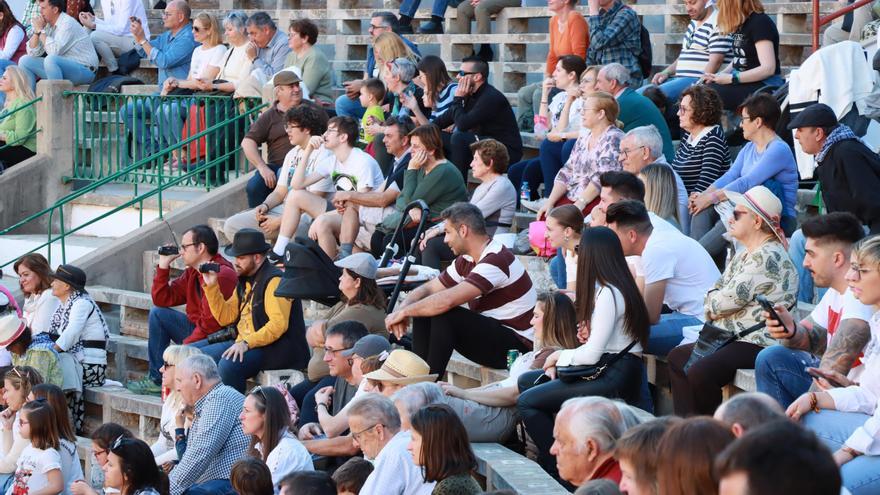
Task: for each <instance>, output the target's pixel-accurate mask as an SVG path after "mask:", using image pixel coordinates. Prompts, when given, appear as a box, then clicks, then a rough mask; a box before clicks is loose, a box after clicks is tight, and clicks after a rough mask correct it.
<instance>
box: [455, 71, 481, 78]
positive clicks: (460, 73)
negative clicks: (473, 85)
mask: <svg viewBox="0 0 880 495" xmlns="http://www.w3.org/2000/svg"><path fill="white" fill-rule="evenodd" d="M475 74H479V72H467V71H464V70H460V71H458V76H459V77H464V76H473V75H475Z"/></svg>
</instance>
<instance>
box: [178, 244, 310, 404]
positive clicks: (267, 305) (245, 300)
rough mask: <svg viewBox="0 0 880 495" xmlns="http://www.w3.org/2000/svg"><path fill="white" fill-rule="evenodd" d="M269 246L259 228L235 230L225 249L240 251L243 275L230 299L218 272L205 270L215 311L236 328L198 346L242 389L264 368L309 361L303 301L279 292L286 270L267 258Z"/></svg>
mask: <svg viewBox="0 0 880 495" xmlns="http://www.w3.org/2000/svg"><path fill="white" fill-rule="evenodd" d="M270 247H271V246H270V245H269V244H268V243H267V242H266V238H265V237H264V236H263V233H262V232H260V231H259V230H254V229H242V230H240V231H238V233H236V234H235V238H234V239H233V241H232V245H231V246H229V247H227V248H226V254H227V255H230V256H235V271H236V272H238V277H239V278H238V286H237V287H236V290H235V292H234V293H233V294H232V297H230V298H229V299H226V298H224V297H223V294H222V293H221V292H220V289H219V286H218V284H217V273H216V272H213V271H208V272H206V273H203V274H202V277H203V280H204V285H203V289H204V291H205V296H206V297H207V299H208V306H209V307H210V308H211V314H213V315H214V318H215V319H216V320H217V322H218V323H220V325H229V327H230V330H231V332H229V333H227V335H228V336H229V339H228V340H225V341H222V342H216V341H215V340H216V339H207V340H202V341H199V342H196V343H194V344H193V345H194V346H196V347H200V348H201V349H202V352H204V353H205V354H208V355H209V356H211V357H212V358H214V360H215V361H217V363H218V365H219V368H220V377H221V378H222V379H223V383H225V384H226V385H229V386H231V387H233V388H235V389H237V390H238V391H240V392H243V391H244V387H245V382H246V381H247V379H248V378H251V377H253V376H256V375H257V373H259V372H260V371H261V370H265V369H283V368H293V369H300V368H303V367H305V365H306V363H307V362H308V360H309V348H308V344H307V343H306V339H305V323H304V322H303V316H302V305H301V303H300V301H299V300H293V301H291V300H288V299H283V298H279V297H276V296H275V290H276V289H277V288H278V284H279V282H280V281H281V270H279V269H278V268H276V267H275V266H273V265H272V264H271V263H268V262H267V261H266V252H267V251H268V250H269V248H270ZM232 331H234V335H235V336H234V337H233V333H232ZM221 332H222V331H221Z"/></svg>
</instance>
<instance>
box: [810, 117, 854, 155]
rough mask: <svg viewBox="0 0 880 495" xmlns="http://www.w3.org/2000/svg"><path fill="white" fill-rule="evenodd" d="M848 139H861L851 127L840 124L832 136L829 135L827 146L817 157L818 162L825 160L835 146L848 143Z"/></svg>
mask: <svg viewBox="0 0 880 495" xmlns="http://www.w3.org/2000/svg"><path fill="white" fill-rule="evenodd" d="M848 139H856V140H858V139H859V137H858V136H856V134H855V133H854V132H853V131H852V129H850V128H849V126H847V125H845V124H840V125H838V126H837V127H835V128H834V130H833V131H831V134H829V135H828V138H827V139H825V144H823V145H822V149H821V150H820V151H819V154H817V155H816V161H817V162H821V161H822V160H824V159H825V155H827V154H828V150H830V149H831V147H832V146H834V145H835V144H837V143H839V142H841V141H846V140H848Z"/></svg>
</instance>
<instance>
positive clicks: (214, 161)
mask: <svg viewBox="0 0 880 495" xmlns="http://www.w3.org/2000/svg"><path fill="white" fill-rule="evenodd" d="M68 93H71V94H73V93H74V92H65V95H68ZM203 98H204V97H203ZM207 98H212V97H207ZM227 99H228V98H227ZM265 107H266V104H264V103H260V104H253V105H251V108H248V109H246V110H245V111H244V112H241V113H238V114H237V115H235V116H233V117H232V118H230V119H227V120H224V121H222V122H219V123H216V124H213V125H211V126H209V127H207V128H205V129H204V130H202V131H199V132H196V133H195V134H192V135H191V136H188V137H186V138H185V139H182V140H181V141H180V142H178V143H176V144H175V145H172V146H169V147H166V148H165V149H163V150H161V151H159V152H158V153H155V154H152V155H149V156H146V157H144V158H141V159H140V160H137V161H135V162H134V163H132V164H130V165H127V166H125V167H123V168H121V169H119V170H117V171H116V172H113V173H111V174H109V175H107V176H106V177H103V178H101V179H99V180H96V181H94V182H92V183H91V184H89V185H87V186H86V187H84V188H82V189H79V190H77V191H74V192H72V193H70V194H68V195H66V196H64V197H62V198H61V199H59V200H58V201H57V202H56V203H55V204H54V205H52V206H49V207H47V208H45V209H43V210H41V211H39V212H37V213H34V214H32V215H30V216H28V217H27V218H25V219H23V220H21V221H19V222H18V223H16V224H14V225H12V226H10V227H7V228H5V229H3V230H0V236H2V235H5V234H8V233H10V232H12V231H14V230H16V229H18V228H20V227H22V226H23V225H25V224H27V223H29V222H32V221H34V220H36V219H38V218H40V217H43V216H46V215H48V233H47V238H48V240H47V241H46V242H45V243H43V244H41V245H39V246H37V247H35V248H33V249H31V250H30V251H28V253H31V252H34V251H37V250H39V249H42V248H43V247H48V250H49V252H48V258H49V261H50V262H51V258H52V244H53V243H55V242H56V241H59V240H60V241H61V256H62V262H66V261H67V259H66V245H65V240H66V237H67V236H68V235H71V234H73V233H75V232H77V231H79V230H80V229H82V228H84V227H86V226H89V225H92V224H93V223H95V222H98V221H100V220H103V219H104V218H106V217H108V216H110V215H112V214H114V213H116V212H118V211H120V210H122V209H124V208H127V207H129V206H131V205H133V204H135V203H141V206H142V207H141V217H140V225H143V201H144V200H145V199H148V198H150V197H152V196H154V195H158V203H159V218H162V217H163V216H164V208H163V205H162V193H163V192H164V191H165V190H166V189H168V188H170V187H174V186H177V185H180V184H183V183H184V182H196V181H194V180H193V179H194V178H196V177H197V176H200V175H201V174H202V173H205V174H206V176H205V177H206V180H205V183H204V186H205V188H206V190H210V189H211V188H212V186H213V185H215V181H212V180H210V177H208V174H211V173H212V172H213V173H214V174H215V177H219V176H221V175H222V174H223V171H219V170H218V169H219V168H220V166H222V165H225V164H226V162H227V160H228V159H230V158H231V157H233V156H236V155H237V154H238V153H239V152H240V145H239V146H236V147H226V148H225V151H222V152H220V154H219V155H217V156H213V157H212V156H211V155H208V156H206V160H203V161H201V162H200V163H199V164H197V165H196V166H195V167H194V168H190V169H188V170H186V171H184V172H182V173H177V174H175V175H174V176H170V177H169V176H168V175H165V174H164V173H163V172H164V170H163V168H162V167H159V168H158V170H157V172H143V171H139V169H141V168H145V167H146V166H147V165H149V164H152V163H154V162H155V159H156V158H157V157H160V156H163V155H167V154H170V153H171V152H173V151H174V150H179V149H182V148H184V147H186V146H188V145H189V144H190V143H192V142H195V141H198V140H199V139H201V138H203V137H206V136H209V135H210V134H211V133H215V132H217V131H220V130H223V129H224V128H227V127H229V126H230V125H234V126H235V127H236V128H237V126H238V123H239V122H241V121H243V120H250V118H251V117H252V116H254V115H255V114H257V113H259V112H260V110H262V109H263V108H265ZM75 122H76V121H75ZM74 166H75V165H74ZM129 175H135V176H137V175H142V176H147V175H149V176H150V177H154V178H155V179H156V180H155V183H156V184H155V185H156V186H157V187H156V188H155V189H152V190H150V191H147V192H146V193H143V194H139V193H138V189H137V186H138V183H137V182H135V183H134V186H135V196H134V197H133V198H132V199H131V200H129V201H127V202H126V203H125V204H123V205H122V206H118V207H116V208H114V209H112V210H111V211H109V212H106V213H104V214H102V215H100V216H99V217H97V218H95V219H92V220H90V221H88V222H86V223H84V224H82V225H80V226H78V227H76V228H74V229H73V230H71V231H67V232H66V231H65V228H64V206H66V205H67V204H68V203H70V202H72V201H73V200H75V199H77V198H80V197H82V196H83V195H85V194H88V193H90V192H92V191H94V190H96V189H98V188H99V187H101V186H103V185H106V184H108V183H110V182H116V181H119V180H120V179H122V178H124V177H126V176H129ZM56 209H57V210H58V215H59V220H60V223H61V233H60V234H59V235H58V236H57V237H55V238H54V239H53V238H52V236H53V234H52V225H53V222H52V220H53V218H54V213H55V210H56ZM12 262H14V259H13V260H10V261H7V262H6V263H4V264H2V265H0V268H2V267H4V266H7V265H9V264H10V263H12Z"/></svg>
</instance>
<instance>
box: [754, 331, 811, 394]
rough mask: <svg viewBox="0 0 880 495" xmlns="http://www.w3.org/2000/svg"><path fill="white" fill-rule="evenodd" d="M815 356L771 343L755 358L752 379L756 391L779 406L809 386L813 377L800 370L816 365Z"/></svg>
mask: <svg viewBox="0 0 880 495" xmlns="http://www.w3.org/2000/svg"><path fill="white" fill-rule="evenodd" d="M819 361H820V360H819V358H818V357H816V356H814V355H812V354H810V353H809V352H807V351H801V350H798V349H789V348H788V347H785V346H782V345H772V346H770V347H767V348H765V349H764V350H762V351H761V352H759V353H758V357H757V359H755V382H756V383H757V386H758V392H764V393H765V394H767V395H769V396H771V397H773V398H774V399H776V401H777V402H779V404H781V405H782V407H783V408H787V407H788V406H789V405H790V404H791V403H792V402H794V401H795V399H797V398H798V397H800V396H801V394H803V393H804V392H806V391H807V390H809V389H810V384H811V383H812V382H813V379H812V378H811V377H810V375H808V374H807V373H806V371H804V368H806V367H808V366H809V367H816V366H819Z"/></svg>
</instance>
